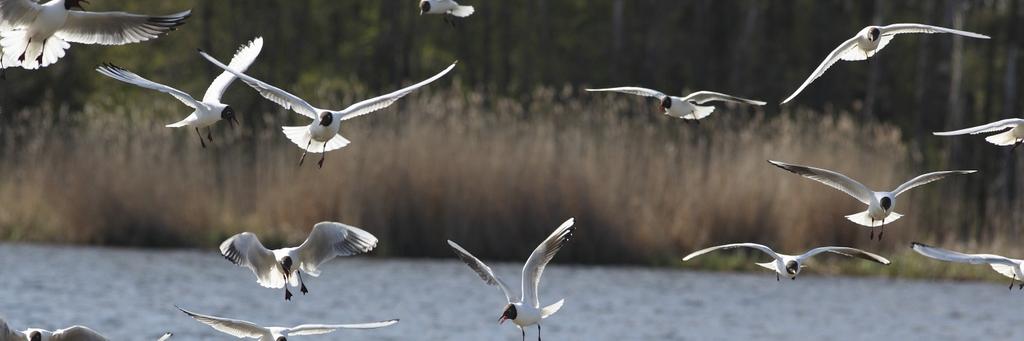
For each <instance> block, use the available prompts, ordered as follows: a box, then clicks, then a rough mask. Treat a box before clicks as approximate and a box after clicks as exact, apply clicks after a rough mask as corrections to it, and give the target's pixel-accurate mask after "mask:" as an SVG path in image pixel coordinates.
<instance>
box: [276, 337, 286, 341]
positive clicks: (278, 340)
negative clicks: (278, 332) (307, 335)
mask: <svg viewBox="0 0 1024 341" xmlns="http://www.w3.org/2000/svg"><path fill="white" fill-rule="evenodd" d="M275 341H288V338H286V337H284V336H278V337H277V340H275Z"/></svg>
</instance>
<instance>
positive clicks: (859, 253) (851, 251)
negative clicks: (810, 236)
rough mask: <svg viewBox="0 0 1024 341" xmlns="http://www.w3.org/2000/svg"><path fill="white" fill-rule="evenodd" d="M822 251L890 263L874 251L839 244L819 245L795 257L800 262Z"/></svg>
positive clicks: (885, 263)
mask: <svg viewBox="0 0 1024 341" xmlns="http://www.w3.org/2000/svg"><path fill="white" fill-rule="evenodd" d="M822 252H830V253H835V254H839V255H843V256H847V257H855V258H860V259H863V260H868V261H872V262H875V263H879V264H884V265H889V263H890V262H889V260H888V259H885V257H882V256H879V255H876V254H874V253H871V252H867V251H864V250H861V249H855V248H852V247H841V246H823V247H819V248H814V249H811V250H810V251H807V252H806V253H804V254H802V255H800V256H798V257H797V258H798V259H800V261H801V262H803V261H804V260H806V259H808V258H811V257H814V255H817V254H819V253H822Z"/></svg>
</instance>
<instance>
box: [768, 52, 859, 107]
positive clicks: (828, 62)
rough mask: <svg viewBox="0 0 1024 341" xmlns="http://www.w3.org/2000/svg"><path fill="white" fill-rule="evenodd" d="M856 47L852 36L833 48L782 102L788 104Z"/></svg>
mask: <svg viewBox="0 0 1024 341" xmlns="http://www.w3.org/2000/svg"><path fill="white" fill-rule="evenodd" d="M856 48H857V38H856V37H854V38H850V39H849V40H847V41H844V42H843V43H842V44H839V46H838V47H836V49H835V50H832V52H831V53H829V54H828V56H826V57H825V60H823V61H821V64H819V65H818V68H817V69H814V72H812V73H811V75H810V76H809V77H807V80H805V81H804V83H803V84H801V85H800V88H798V89H796V91H794V92H793V94H792V95H789V97H786V99H785V100H783V101H782V104H786V102H789V101H790V100H792V99H793V98H795V97H796V95H799V94H800V92H801V91H804V88H806V87H807V86H808V85H811V82H814V80H815V79H818V77H821V75H823V74H825V71H828V68H830V67H832V64H835V63H836V62H837V61H839V59H840V58H841V57H842V56H843V55H844V54H846V53H847V52H849V51H850V50H853V49H856Z"/></svg>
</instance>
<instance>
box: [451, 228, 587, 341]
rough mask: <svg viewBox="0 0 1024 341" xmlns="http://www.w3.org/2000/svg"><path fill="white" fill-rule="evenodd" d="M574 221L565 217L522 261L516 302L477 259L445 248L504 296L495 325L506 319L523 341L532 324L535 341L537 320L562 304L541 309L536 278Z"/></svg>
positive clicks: (463, 251)
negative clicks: (501, 308)
mask: <svg viewBox="0 0 1024 341" xmlns="http://www.w3.org/2000/svg"><path fill="white" fill-rule="evenodd" d="M573 223H574V220H573V219H572V218H569V220H566V221H565V222H564V223H562V225H561V226H559V227H558V228H557V229H555V232H553V233H551V235H550V236H548V238H547V239H544V241H543V242H541V243H540V245H539V246H537V248H536V249H535V250H533V253H532V254H530V258H529V259H527V260H526V264H524V265H523V275H522V276H523V277H522V293H523V296H522V298H521V299H520V298H519V297H518V296H515V295H514V294H512V289H511V288H509V286H508V285H506V284H505V282H503V281H502V280H501V278H499V277H498V275H495V274H494V271H491V268H490V267H488V266H487V264H484V262H481V261H480V260H479V259H477V258H476V257H474V256H473V255H472V254H470V253H469V251H466V249H463V248H462V247H461V246H459V244H456V243H455V242H453V241H451V240H449V241H448V245H449V246H451V248H452V249H454V250H455V254H456V255H458V256H459V259H462V261H463V262H465V263H466V264H467V265H469V267H470V268H472V269H473V271H476V273H477V275H479V276H480V278H481V279H483V280H484V282H486V283H487V284H489V285H494V286H497V287H498V288H500V289H501V292H502V293H504V294H505V300H506V302H508V304H507V305H506V306H505V309H504V311H502V313H501V317H500V318H499V319H498V324H501V323H504V322H505V321H506V320H511V321H512V322H513V323H515V324H516V326H518V327H519V330H520V332H522V334H523V340H526V329H525V327H529V326H532V325H537V339H538V340H540V321H541V320H543V319H545V318H547V317H548V316H551V315H554V314H555V312H558V309H561V308H562V304H563V303H565V299H564V298H563V299H561V300H559V301H558V302H555V303H554V304H552V305H549V306H546V307H543V308H541V306H540V296H539V295H538V291H539V290H538V289H539V287H540V276H541V274H543V272H544V267H546V266H547V265H548V262H550V261H551V259H552V258H554V257H555V254H556V253H558V250H560V249H562V246H564V245H565V243H566V242H568V241H569V239H570V238H572V233H573V231H575V230H576V227H574V226H573Z"/></svg>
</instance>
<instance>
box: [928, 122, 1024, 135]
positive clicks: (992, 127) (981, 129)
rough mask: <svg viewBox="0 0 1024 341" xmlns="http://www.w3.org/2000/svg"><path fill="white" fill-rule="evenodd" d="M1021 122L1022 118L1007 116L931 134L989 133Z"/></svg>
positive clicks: (1013, 126) (1015, 125) (1012, 126)
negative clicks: (1002, 118)
mask: <svg viewBox="0 0 1024 341" xmlns="http://www.w3.org/2000/svg"><path fill="white" fill-rule="evenodd" d="M1021 124H1024V119H1020V118H1008V119H1005V120H999V121H995V122H992V123H988V124H983V125H980V126H974V127H970V128H964V129H960V130H953V131H940V132H935V133H932V134H935V135H938V136H954V135H964V134H971V135H975V134H982V133H990V132H995V131H1000V130H1005V129H1008V128H1016V127H1017V126H1019V125H1021Z"/></svg>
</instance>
